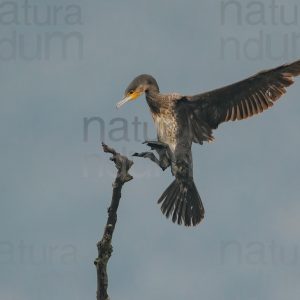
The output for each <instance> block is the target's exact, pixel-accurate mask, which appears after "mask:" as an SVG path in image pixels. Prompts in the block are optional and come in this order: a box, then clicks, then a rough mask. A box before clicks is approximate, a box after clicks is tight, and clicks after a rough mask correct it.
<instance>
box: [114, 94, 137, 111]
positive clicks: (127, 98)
mask: <svg viewBox="0 0 300 300" xmlns="http://www.w3.org/2000/svg"><path fill="white" fill-rule="evenodd" d="M141 94H142V93H140V92H134V93H132V94H131V95H128V96H125V97H124V98H123V99H122V100H121V101H119V102H118V103H117V105H116V107H117V108H120V107H121V106H123V105H124V104H125V103H127V102H129V101H132V100H135V99H136V98H138V97H139V96H140V95H141Z"/></svg>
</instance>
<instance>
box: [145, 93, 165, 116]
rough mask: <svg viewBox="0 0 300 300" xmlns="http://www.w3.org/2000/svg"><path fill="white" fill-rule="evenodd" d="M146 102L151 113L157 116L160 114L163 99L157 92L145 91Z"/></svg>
mask: <svg viewBox="0 0 300 300" xmlns="http://www.w3.org/2000/svg"><path fill="white" fill-rule="evenodd" d="M146 100H147V103H148V105H149V108H150V110H151V112H152V113H154V114H157V113H159V112H160V108H161V105H162V101H163V99H162V95H161V94H160V93H159V91H156V90H149V91H147V92H146Z"/></svg>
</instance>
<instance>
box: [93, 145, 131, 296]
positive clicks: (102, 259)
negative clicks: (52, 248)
mask: <svg viewBox="0 0 300 300" xmlns="http://www.w3.org/2000/svg"><path fill="white" fill-rule="evenodd" d="M102 148H103V151H104V152H105V153H110V154H112V157H111V158H110V160H111V161H113V162H114V163H115V166H116V168H117V170H118V172H117V177H116V179H115V181H114V183H113V194H112V200H111V204H110V207H109V208H108V219H107V223H106V226H105V229H104V233H103V237H102V239H101V241H99V242H98V243H97V248H98V257H97V258H96V259H95V261H94V264H95V266H96V269H97V298H96V299H97V300H109V299H110V298H109V296H108V294H107V286H108V277H107V263H108V260H109V258H110V256H111V254H112V251H113V248H112V245H111V240H112V236H113V233H114V230H115V225H116V222H117V210H118V207H119V203H120V199H121V190H122V187H123V185H124V184H125V183H126V182H128V181H130V180H131V179H132V178H133V177H132V176H131V175H130V174H129V173H128V171H129V169H130V168H131V166H132V165H133V162H132V161H131V160H129V159H128V158H127V157H126V156H123V155H121V154H120V153H117V152H116V150H115V149H113V148H110V147H109V146H107V145H105V144H104V143H102Z"/></svg>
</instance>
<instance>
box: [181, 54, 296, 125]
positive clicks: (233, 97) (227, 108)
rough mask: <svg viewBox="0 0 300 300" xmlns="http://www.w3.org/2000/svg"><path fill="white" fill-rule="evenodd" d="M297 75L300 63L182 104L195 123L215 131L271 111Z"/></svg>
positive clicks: (185, 99) (186, 100)
mask: <svg viewBox="0 0 300 300" xmlns="http://www.w3.org/2000/svg"><path fill="white" fill-rule="evenodd" d="M298 75H300V60H298V61H296V62H294V63H291V64H286V65H282V66H280V67H277V68H274V69H271V70H267V71H262V72H260V73H258V74H256V75H254V76H252V77H249V78H247V79H245V80H242V81H239V82H237V83H234V84H231V85H228V86H225V87H223V88H220V89H217V90H214V91H210V92H206V93H202V94H198V95H194V96H185V97H183V99H182V101H184V102H185V103H186V104H187V106H189V109H190V110H191V113H192V114H193V116H194V120H193V121H197V120H201V122H203V121H204V122H206V123H207V124H208V125H209V126H210V127H211V128H212V129H215V128H217V127H218V125H219V124H220V123H222V122H226V121H229V120H231V121H235V120H242V119H246V118H248V117H251V116H253V115H255V114H259V113H262V112H263V111H265V110H266V109H268V108H270V107H272V106H273V104H274V102H276V101H277V100H278V99H279V98H280V97H281V96H282V95H284V94H285V93H286V88H287V87H289V86H290V85H292V84H293V83H294V77H295V76H298Z"/></svg>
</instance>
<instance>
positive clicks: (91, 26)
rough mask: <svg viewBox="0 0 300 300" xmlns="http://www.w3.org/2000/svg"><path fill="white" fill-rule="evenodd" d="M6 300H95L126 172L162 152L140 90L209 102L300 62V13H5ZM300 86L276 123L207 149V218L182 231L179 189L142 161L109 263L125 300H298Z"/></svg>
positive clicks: (1, 73) (251, 9) (262, 9)
mask: <svg viewBox="0 0 300 300" xmlns="http://www.w3.org/2000/svg"><path fill="white" fill-rule="evenodd" d="M0 24H1V27H0V64H1V68H0V80H1V81H0V82H1V110H0V137H1V139H0V143H1V156H0V165H1V168H0V178H1V180H0V199H1V201H0V299H1V300H40V299H43V300H60V299H74V300H80V299H93V298H94V299H95V294H96V270H95V266H94V265H93V261H94V259H95V257H96V256H97V248H96V243H97V241H98V240H99V239H100V238H101V236H102V233H103V229H104V224H105V223H106V218H107V214H106V211H107V207H108V205H109V202H110V199H111V192H112V186H111V184H112V182H113V180H114V176H115V168H114V165H113V164H112V162H111V161H109V156H108V155H107V154H104V153H102V152H101V150H100V144H101V141H105V142H106V143H107V144H109V145H110V146H113V147H115V148H116V149H117V150H118V151H121V152H122V153H124V154H126V155H130V154H132V153H133V152H136V151H145V150H146V148H145V146H144V145H143V144H142V142H143V140H145V139H146V138H155V131H154V126H153V124H152V119H151V116H150V114H149V109H148V107H147V105H146V102H145V100H144V99H143V98H140V99H139V100H137V101H135V102H133V103H130V104H127V105H126V106H124V107H122V109H120V110H116V108H115V104H116V103H117V102H118V101H119V100H120V99H121V98H122V97H123V93H124V90H125V88H126V87H127V85H128V84H129V82H130V81H131V80H132V79H133V78H134V77H135V76H137V75H139V74H142V73H148V74H152V75H153V76H154V77H155V78H156V79H157V81H158V84H159V86H160V90H161V91H162V92H170V91H172V92H179V93H182V94H189V95H191V94H194V93H199V92H202V91H207V90H210V89H214V88H217V87H220V86H223V85H226V84H230V83H233V82H235V81H238V80H241V79H243V78H246V77H247V76H250V75H253V74H255V73H256V72H258V71H261V70H263V69H268V68H272V67H276V66H278V65H281V64H283V63H286V62H291V61H293V60H296V59H299V57H300V4H299V2H298V1H297V0H288V1H283V0H267V1H262V0H258V1H253V0H246V1H242V0H236V1H226V0H224V1H216V0H214V1H211V0H203V1H196V0H186V1H179V0H174V1H170V0H153V1H151V2H150V1H145V0H139V1H137V0H128V1H121V0H115V1H114V0H113V1H106V0H100V1H95V0H87V1H84V3H83V1H79V0H61V1H57V0H54V1H53V0H51V1H50V0H43V1H37V0H28V1H25V0H24V1H23V0H12V1H0ZM299 94H300V80H299V79H298V80H296V83H295V85H293V86H292V87H290V88H289V89H288V93H287V95H286V96H285V97H284V98H282V99H281V100H280V101H279V102H278V103H277V104H276V105H275V106H274V107H273V108H272V109H270V110H268V111H267V112H264V113H263V114H261V115H259V116H256V117H253V118H250V119H247V120H245V121H241V122H229V123H226V124H222V125H221V126H220V127H219V129H218V130H216V131H215V132H214V136H215V138H216V140H215V142H214V143H212V144H209V145H208V144H204V145H203V146H200V145H194V146H193V158H194V179H195V183H196V185H197V188H198V191H199V193H200V195H201V198H202V201H203V204H204V207H205V211H206V214H205V218H204V220H203V222H201V224H200V225H199V226H197V227H195V228H185V227H182V226H178V225H175V224H173V223H172V222H171V221H170V220H167V219H166V218H165V217H164V216H163V215H162V213H161V212H160V209H159V206H158V205H157V204H156V201H157V199H158V198H159V196H160V195H161V194H162V192H163V191H164V190H165V188H166V187H167V186H168V185H169V184H170V182H171V181H172V176H171V174H170V171H165V172H161V170H160V169H158V168H157V167H156V166H155V165H153V164H152V163H151V162H150V161H146V160H142V159H139V158H135V159H134V166H133V167H132V175H133V176H134V180H132V181H131V182H129V183H127V184H126V185H125V186H124V187H123V193H122V196H123V197H122V199H121V203H120V207H119V211H118V223H117V227H116V230H115V234H114V237H113V247H114V252H113V256H112V257H111V260H110V262H109V267H108V268H109V295H110V297H111V299H123V300H127V299H128V300H129V299H130V300H135V299H141V298H142V299H144V300H148V299H173V300H177V299H182V298H188V299H190V300H196V299H197V300H198V299H207V300H240V299H243V300H268V299H272V300H281V299H283V298H284V299H289V300H296V299H298V297H299V293H300V287H299V281H298V278H299V275H300V271H299V270H300V268H299V267H300V244H299V240H300V231H299V228H300V221H299V214H300V199H299V168H300V159H299V151H300V136H299V133H298V128H299V122H298V120H299V113H300V102H299Z"/></svg>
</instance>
